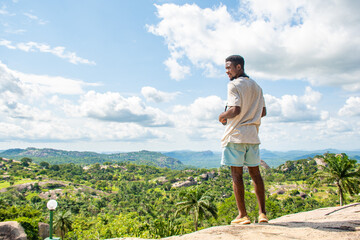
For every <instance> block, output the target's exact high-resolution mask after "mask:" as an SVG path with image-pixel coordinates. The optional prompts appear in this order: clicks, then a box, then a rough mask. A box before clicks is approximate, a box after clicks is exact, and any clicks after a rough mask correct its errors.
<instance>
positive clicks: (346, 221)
mask: <svg viewBox="0 0 360 240" xmlns="http://www.w3.org/2000/svg"><path fill="white" fill-rule="evenodd" d="M162 239H163V240H235V239H236V240H242V239H244V240H252V239H254V240H262V239H263V240H265V239H266V240H290V239H301V240H302V239H303V240H305V239H306V240H309V239H316V240H333V239H341V240H359V239H360V203H355V204H350V205H347V206H342V207H331V208H321V209H316V210H313V211H309V212H302V213H296V214H291V215H286V216H283V217H280V218H277V219H273V220H271V221H270V222H269V223H268V224H250V225H242V226H241V225H239V226H230V225H229V226H218V227H211V228H207V229H203V230H200V231H198V232H193V233H190V234H186V235H182V236H173V237H168V238H162ZM114 240H115V239H114ZM116 240H140V239H139V238H117V239H116Z"/></svg>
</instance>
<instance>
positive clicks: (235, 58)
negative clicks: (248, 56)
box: [225, 55, 245, 71]
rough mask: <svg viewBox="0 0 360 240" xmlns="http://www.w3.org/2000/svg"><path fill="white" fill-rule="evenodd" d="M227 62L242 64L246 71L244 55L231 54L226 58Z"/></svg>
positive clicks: (235, 64)
mask: <svg viewBox="0 0 360 240" xmlns="http://www.w3.org/2000/svg"><path fill="white" fill-rule="evenodd" d="M225 61H226V62H232V64H234V66H237V65H238V64H240V66H241V68H242V69H243V70H244V71H245V69H244V66H245V60H244V58H243V57H242V56H240V55H231V56H229V57H227V58H226V60H225Z"/></svg>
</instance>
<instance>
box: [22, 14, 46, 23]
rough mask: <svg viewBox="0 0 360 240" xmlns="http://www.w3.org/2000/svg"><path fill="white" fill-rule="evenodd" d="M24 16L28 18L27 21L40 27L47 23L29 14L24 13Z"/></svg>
mask: <svg viewBox="0 0 360 240" xmlns="http://www.w3.org/2000/svg"><path fill="white" fill-rule="evenodd" d="M24 15H25V16H26V17H28V18H29V19H31V20H34V21H36V22H37V23H39V24H40V25H44V24H47V23H48V22H47V21H45V20H43V19H41V18H39V17H38V16H35V15H33V14H31V13H24Z"/></svg>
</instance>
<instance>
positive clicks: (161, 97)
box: [141, 87, 180, 103]
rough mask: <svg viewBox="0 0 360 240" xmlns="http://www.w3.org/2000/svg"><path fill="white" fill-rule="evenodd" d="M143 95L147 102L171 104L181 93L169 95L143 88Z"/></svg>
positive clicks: (153, 89) (150, 88)
mask: <svg viewBox="0 0 360 240" xmlns="http://www.w3.org/2000/svg"><path fill="white" fill-rule="evenodd" d="M141 94H142V95H143V96H144V97H145V99H146V100H147V101H153V102H157V103H160V102H169V101H171V100H173V99H174V98H175V97H176V96H177V95H179V94H180V93H178V92H176V93H167V92H162V91H159V90H157V89H155V88H153V87H143V88H142V89H141Z"/></svg>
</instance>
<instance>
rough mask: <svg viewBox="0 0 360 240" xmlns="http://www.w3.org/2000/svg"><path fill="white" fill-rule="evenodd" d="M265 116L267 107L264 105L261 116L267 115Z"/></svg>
mask: <svg viewBox="0 0 360 240" xmlns="http://www.w3.org/2000/svg"><path fill="white" fill-rule="evenodd" d="M265 116H266V107H263V110H262V113H261V117H265Z"/></svg>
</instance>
